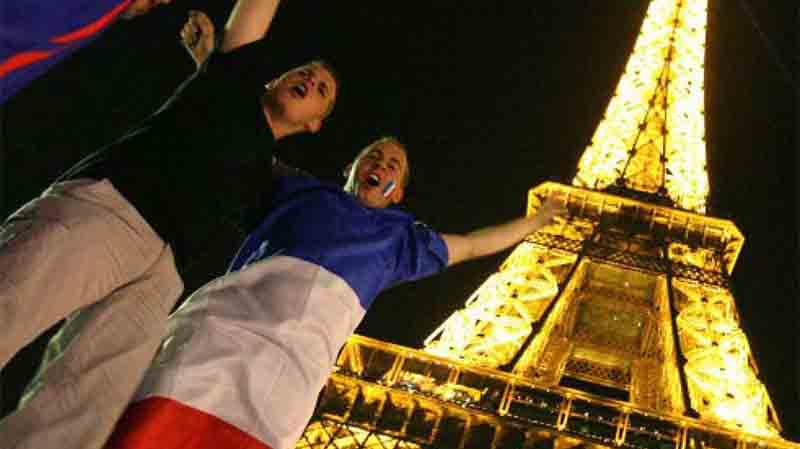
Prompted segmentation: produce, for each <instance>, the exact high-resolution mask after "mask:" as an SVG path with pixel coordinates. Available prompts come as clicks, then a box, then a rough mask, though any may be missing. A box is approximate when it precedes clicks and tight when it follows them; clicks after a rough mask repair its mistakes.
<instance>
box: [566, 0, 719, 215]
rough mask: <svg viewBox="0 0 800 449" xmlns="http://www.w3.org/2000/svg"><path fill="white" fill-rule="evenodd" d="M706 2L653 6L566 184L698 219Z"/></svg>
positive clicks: (703, 192)
mask: <svg viewBox="0 0 800 449" xmlns="http://www.w3.org/2000/svg"><path fill="white" fill-rule="evenodd" d="M705 31H706V1H704V0H703V1H700V0H691V1H689V0H687V1H676V0H655V1H653V2H652V3H651V4H650V7H649V9H648V11H647V16H646V18H645V20H644V24H643V25H642V29H641V32H640V34H639V37H638V38H637V40H636V45H635V47H634V50H633V54H632V55H631V57H630V59H629V60H628V64H627V66H626V68H625V73H624V75H623V76H622V78H621V79H620V82H619V85H618V86H617V89H616V92H615V94H614V97H613V98H612V99H611V102H610V103H609V105H608V109H606V112H605V116H604V118H603V120H602V121H601V122H600V124H599V125H598V127H597V130H596V131H595V134H594V136H593V137H592V143H591V145H589V146H588V147H587V148H586V150H585V152H584V154H583V157H582V158H581V160H580V163H579V165H578V173H577V175H576V177H575V179H574V180H573V184H574V185H576V186H581V187H585V188H590V189H598V190H602V189H604V188H606V187H608V186H611V185H614V184H618V185H622V186H624V187H626V188H628V189H632V190H638V191H642V192H648V193H655V194H661V195H665V196H667V197H668V198H669V199H670V200H671V201H672V203H673V204H674V205H676V206H677V207H680V208H681V209H686V210H692V211H695V212H700V213H704V212H705V207H706V204H705V203H706V197H707V196H708V175H707V173H706V170H705V162H706V161H705V156H706V152H705V141H704V133H705V128H704V115H703V110H704V106H703V104H704V103H703V102H704V96H703V70H704V66H703V60H704V54H705Z"/></svg>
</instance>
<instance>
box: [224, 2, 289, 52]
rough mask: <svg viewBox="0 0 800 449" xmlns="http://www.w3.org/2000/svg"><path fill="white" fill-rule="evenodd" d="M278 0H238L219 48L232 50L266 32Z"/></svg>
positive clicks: (226, 50) (262, 35)
mask: <svg viewBox="0 0 800 449" xmlns="http://www.w3.org/2000/svg"><path fill="white" fill-rule="evenodd" d="M278 3H280V2H279V0H238V1H237V2H236V5H235V6H234V7H233V11H232V12H231V15H230V17H228V23H227V24H225V37H224V38H223V40H222V46H221V47H220V50H221V51H222V52H223V53H227V52H229V51H233V50H235V49H237V48H239V47H241V46H242V45H247V44H249V43H251V42H255V41H257V40H259V39H261V38H262V37H264V36H265V35H266V34H267V30H268V29H269V26H270V24H271V23H272V18H273V17H274V16H275V11H276V10H277V9H278Z"/></svg>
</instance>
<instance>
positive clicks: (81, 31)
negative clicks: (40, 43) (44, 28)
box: [50, 0, 133, 44]
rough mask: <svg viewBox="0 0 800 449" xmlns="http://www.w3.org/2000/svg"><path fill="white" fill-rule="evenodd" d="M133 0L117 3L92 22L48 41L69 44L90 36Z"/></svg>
mask: <svg viewBox="0 0 800 449" xmlns="http://www.w3.org/2000/svg"><path fill="white" fill-rule="evenodd" d="M132 1H133V0H125V1H123V2H122V3H120V4H119V5H117V6H115V7H114V9H112V10H111V11H109V12H107V13H105V14H104V15H103V16H102V17H100V18H99V19H97V20H95V21H94V22H92V23H90V24H88V25H84V26H83V27H81V28H78V29H77V30H75V31H71V32H69V33H67V34H62V35H61V36H56V37H54V38H51V39H50V42H52V43H54V44H69V43H70V42H75V41H77V40H80V39H83V38H85V37H88V36H91V35H93V34H95V33H97V32H98V31H100V30H102V29H103V28H105V27H107V26H108V25H109V24H110V23H111V22H112V21H113V20H114V19H116V18H117V16H118V15H119V14H120V13H122V11H124V10H125V9H126V8H127V7H128V5H130V3H131V2H132Z"/></svg>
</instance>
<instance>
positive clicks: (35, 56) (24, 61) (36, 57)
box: [0, 50, 56, 77]
mask: <svg viewBox="0 0 800 449" xmlns="http://www.w3.org/2000/svg"><path fill="white" fill-rule="evenodd" d="M55 52H56V51H55V50H48V51H39V50H34V51H24V52H22V53H18V54H16V55H14V56H12V57H10V58H8V59H6V60H5V61H3V62H0V77H3V76H6V74H8V73H10V72H12V71H14V70H17V69H19V68H21V67H25V66H27V65H31V64H33V63H35V62H39V61H41V60H43V59H47V58H49V57H50V55H52V54H53V53H55Z"/></svg>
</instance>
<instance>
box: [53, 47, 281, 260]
mask: <svg viewBox="0 0 800 449" xmlns="http://www.w3.org/2000/svg"><path fill="white" fill-rule="evenodd" d="M270 53H271V52H269V51H268V50H267V49H266V48H265V46H264V45H263V42H257V43H253V44H250V45H246V46H243V47H240V48H239V49H237V50H235V51H233V52H230V53H226V54H214V55H213V56H212V57H211V59H210V60H209V61H208V63H207V65H206V67H205V68H204V69H203V70H202V71H199V72H198V73H195V74H193V75H192V76H191V77H189V79H187V80H186V81H185V82H184V83H183V84H182V85H181V86H180V87H179V88H178V89H177V90H176V93H175V94H174V95H173V96H172V97H171V98H170V99H169V100H168V101H167V102H166V103H165V105H164V106H163V107H162V108H160V110H159V111H158V112H156V113H155V114H153V115H152V116H151V117H150V118H148V119H147V120H146V121H145V122H144V123H143V124H142V125H141V126H139V127H137V128H135V129H134V130H133V131H132V132H130V133H128V134H126V135H125V136H123V137H122V138H120V139H118V140H117V141H115V142H113V143H112V144H110V145H108V146H106V147H104V148H102V149H100V150H99V151H97V152H95V153H94V154H93V155H91V156H89V157H88V158H87V159H84V161H81V162H80V163H79V164H77V165H76V166H74V167H73V168H72V169H70V170H69V171H68V172H67V173H66V174H65V175H64V176H62V178H61V179H62V180H63V179H73V178H79V177H80V178H86V177H89V178H95V179H103V178H108V179H110V180H111V182H112V183H113V184H114V186H115V187H116V188H117V189H118V190H119V191H120V192H121V193H122V195H123V196H125V198H127V199H128V201H130V202H131V203H132V204H133V205H134V207H136V209H137V210H138V211H139V212H140V213H141V214H142V215H143V216H144V218H145V219H146V220H147V221H148V223H150V224H151V226H153V228H154V229H155V230H156V232H157V233H158V234H159V235H160V236H161V237H162V238H163V239H164V240H165V241H166V242H168V243H169V244H170V245H171V246H172V248H173V251H174V253H175V256H176V262H177V265H178V269H179V271H181V272H184V271H185V270H186V269H187V268H188V266H189V265H191V262H193V261H194V260H195V259H196V258H201V257H203V255H204V254H206V253H208V249H209V248H211V247H212V246H213V245H214V244H215V243H219V242H220V241H226V242H230V243H229V244H232V245H236V242H237V241H240V240H241V239H242V238H243V237H244V236H245V235H246V232H247V231H248V229H247V228H246V226H245V225H244V223H243V219H244V217H245V214H247V213H249V211H251V210H252V209H260V208H262V207H263V206H264V205H265V204H267V201H268V199H269V194H270V190H271V174H270V173H271V164H272V150H273V146H274V144H275V138H274V136H273V135H272V132H271V130H270V128H269V127H268V125H267V121H266V118H265V116H264V113H263V111H262V106H261V97H262V95H263V93H264V84H265V83H266V82H268V81H269V80H271V79H273V78H274V77H275V76H277V75H279V74H280V72H281V71H283V70H286V69H287V68H288V67H286V66H283V67H280V71H273V72H271V71H270V68H274V67H275V65H274V64H272V62H268V63H267V64H265V61H267V58H268V57H269V54H270ZM267 66H268V67H267ZM275 70H278V69H275ZM233 251H235V247H233V248H231V249H230V255H232V254H233Z"/></svg>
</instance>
